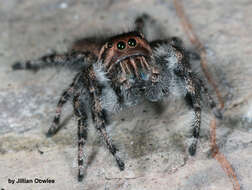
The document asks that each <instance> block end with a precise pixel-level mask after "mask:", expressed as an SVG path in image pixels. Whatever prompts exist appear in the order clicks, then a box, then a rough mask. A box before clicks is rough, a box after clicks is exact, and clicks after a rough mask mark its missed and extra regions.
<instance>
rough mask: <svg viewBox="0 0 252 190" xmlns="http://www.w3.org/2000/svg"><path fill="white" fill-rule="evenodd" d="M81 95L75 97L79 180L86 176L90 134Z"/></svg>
mask: <svg viewBox="0 0 252 190" xmlns="http://www.w3.org/2000/svg"><path fill="white" fill-rule="evenodd" d="M79 97H80V95H79V94H77V95H76V96H75V97H74V98H73V106H74V113H75V115H76V116H77V117H78V132H77V133H78V180H79V181H82V179H83V177H84V151H83V149H84V145H85V144H86V141H87V136H88V123H87V119H88V117H87V113H86V111H85V110H83V109H82V107H81V106H80V100H79Z"/></svg>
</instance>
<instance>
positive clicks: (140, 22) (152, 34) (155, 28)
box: [134, 13, 166, 40]
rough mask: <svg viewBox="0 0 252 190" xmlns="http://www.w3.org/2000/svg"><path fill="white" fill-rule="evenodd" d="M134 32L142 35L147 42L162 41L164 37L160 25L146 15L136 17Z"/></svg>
mask: <svg viewBox="0 0 252 190" xmlns="http://www.w3.org/2000/svg"><path fill="white" fill-rule="evenodd" d="M134 30H136V31H138V32H140V33H141V34H143V35H144V37H145V38H146V39H148V40H154V39H163V38H165V37H166V35H165V31H164V28H163V27H162V25H161V23H159V22H158V21H157V20H156V19H155V18H153V17H152V16H150V15H148V14H146V13H144V14H142V15H140V16H138V17H137V18H136V19H135V28H134Z"/></svg>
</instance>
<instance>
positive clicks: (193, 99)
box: [184, 72, 201, 156]
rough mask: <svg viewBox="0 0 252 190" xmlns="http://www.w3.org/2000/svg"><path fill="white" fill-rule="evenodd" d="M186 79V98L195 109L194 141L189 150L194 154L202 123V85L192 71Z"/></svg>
mask: <svg viewBox="0 0 252 190" xmlns="http://www.w3.org/2000/svg"><path fill="white" fill-rule="evenodd" d="M184 81H185V84H186V96H185V100H186V101H187V103H188V104H189V105H190V107H191V108H192V109H193V111H194V121H193V124H192V136H193V142H192V144H191V145H190V147H189V150H188V151H189V153H190V155H192V156H193V155H195V153H196V149H197V143H198V139H199V132H200V124H201V102H200V98H201V96H200V92H201V86H200V85H199V83H197V82H196V81H195V80H194V78H193V77H192V74H191V73H190V72H187V73H185V75H184Z"/></svg>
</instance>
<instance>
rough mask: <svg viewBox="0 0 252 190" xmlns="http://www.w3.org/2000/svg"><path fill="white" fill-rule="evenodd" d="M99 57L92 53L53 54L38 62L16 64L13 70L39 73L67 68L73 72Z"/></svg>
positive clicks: (39, 59) (43, 57) (41, 58)
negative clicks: (44, 69)
mask: <svg viewBox="0 0 252 190" xmlns="http://www.w3.org/2000/svg"><path fill="white" fill-rule="evenodd" d="M96 59H97V57H96V56H95V55H94V54H93V53H91V52H88V51H87V52H78V51H72V52H70V53H68V52H67V53H65V54H60V55H59V54H56V53H51V54H47V55H45V56H42V57H40V58H38V59H36V60H29V61H24V62H16V63H14V64H13V65H12V69H13V70H31V71H38V70H40V69H43V68H48V67H66V68H69V69H71V70H80V69H81V68H83V67H84V66H86V65H87V64H88V63H90V62H94V61H95V60H96Z"/></svg>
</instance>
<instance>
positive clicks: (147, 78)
mask: <svg viewBox="0 0 252 190" xmlns="http://www.w3.org/2000/svg"><path fill="white" fill-rule="evenodd" d="M150 21H151V22H154V19H153V18H151V17H150V16H149V15H147V14H143V15H141V16H139V17H137V18H136V20H135V29H134V30H133V31H131V32H127V33H122V34H119V35H116V36H112V37H110V38H108V39H99V38H95V37H94V38H86V39H83V40H81V41H78V42H77V43H75V44H74V46H73V48H72V51H71V52H67V53H64V54H61V55H58V54H56V53H52V54H49V55H45V56H43V57H41V58H39V59H36V60H33V61H25V62H16V63H15V64H13V65H12V68H13V69H14V70H20V69H27V70H33V71H37V70H39V69H41V68H45V67H50V66H66V67H68V68H70V69H73V70H76V71H78V72H77V74H76V76H75V77H74V79H73V82H72V83H71V84H70V86H69V87H68V88H67V89H66V90H65V91H64V92H63V93H62V95H61V97H60V99H59V101H58V104H57V108H56V114H55V117H54V119H53V122H52V125H51V127H50V128H49V130H48V133H47V135H48V136H51V135H54V134H55V133H56V132H57V131H58V130H59V128H60V127H59V123H60V116H61V110H62V107H63V106H64V104H65V103H66V102H67V101H68V100H71V101H72V104H73V109H74V115H75V116H76V117H77V121H78V179H79V181H81V180H82V179H83V176H84V164H83V163H84V157H83V148H84V145H85V143H86V141H87V135H88V134H87V128H88V122H87V121H88V118H89V117H92V120H93V122H94V124H95V127H96V129H97V131H98V132H99V133H100V135H101V136H102V138H103V140H104V142H105V144H106V147H107V148H108V150H109V151H110V153H111V154H112V155H113V156H114V158H115V160H116V162H117V165H118V166H119V169H120V170H124V162H123V161H122V160H121V158H120V157H119V156H118V155H117V152H118V149H117V148H116V146H115V145H114V144H113V143H112V141H111V139H110V138H109V134H108V132H107V130H106V127H107V125H108V115H109V114H111V113H116V112H118V111H120V110H121V109H124V108H127V107H129V106H134V105H137V104H140V103H141V102H143V100H147V101H150V102H158V101H161V100H162V99H163V98H165V97H168V96H169V95H170V94H172V91H174V90H175V89H176V88H177V89H180V90H179V91H178V92H180V94H179V95H180V96H183V97H184V98H185V100H186V102H187V103H188V104H189V106H190V107H191V109H193V111H194V118H193V123H192V128H193V130H192V137H193V141H192V143H191V145H190V146H189V149H188V151H189V154H190V155H194V154H195V153H196V147H197V142H198V138H199V132H200V123H201V107H202V105H201V95H202V93H204V94H205V95H206V97H207V100H208V103H209V105H210V106H211V108H212V109H215V110H216V104H215V102H214V100H213V99H212V98H211V96H210V95H209V94H208V90H207V88H206V87H205V85H204V83H203V82H202V80H201V79H200V78H199V77H197V76H196V75H195V74H194V73H193V72H192V70H191V66H190V63H189V57H190V55H191V54H192V53H191V52H190V51H187V50H185V49H184V48H183V44H182V41H181V40H180V39H179V38H177V37H172V38H167V39H164V40H154V41H150V42H148V41H147V40H146V39H145V38H144V33H146V31H148V27H147V26H148V25H147V24H146V23H147V22H150ZM195 55H196V54H195ZM194 57H195V56H194ZM196 58H197V56H196ZM198 58H199V57H198ZM215 113H218V112H217V111H216V112H215ZM216 115H217V116H219V117H220V113H218V114H216Z"/></svg>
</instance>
